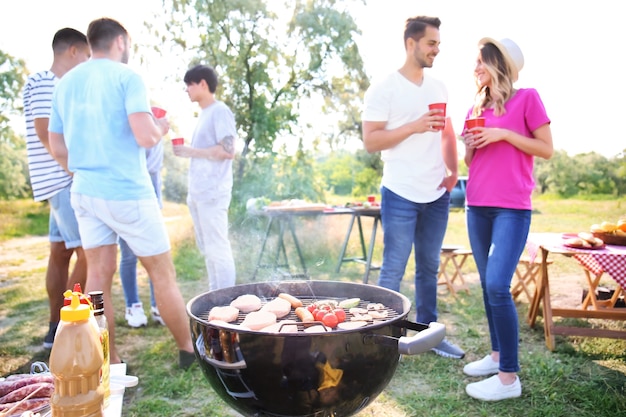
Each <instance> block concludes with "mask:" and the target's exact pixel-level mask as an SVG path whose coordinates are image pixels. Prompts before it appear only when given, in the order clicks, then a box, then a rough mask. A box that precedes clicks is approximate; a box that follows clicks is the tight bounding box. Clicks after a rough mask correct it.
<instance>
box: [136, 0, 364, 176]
mask: <svg viewBox="0 0 626 417" xmlns="http://www.w3.org/2000/svg"><path fill="white" fill-rule="evenodd" d="M273 4H274V5H276V4H278V2H273ZM350 4H353V1H350V2H340V1H336V0H309V1H304V0H295V1H290V2H285V3H284V8H282V10H281V11H280V12H281V13H280V14H278V13H277V11H272V10H270V9H269V8H268V7H267V4H266V2H264V1H261V0H229V1H225V0H206V1H194V0H167V1H165V0H164V10H171V12H170V15H169V16H168V21H166V22H165V23H164V26H163V27H159V26H157V24H156V23H154V22H146V25H147V26H148V27H149V29H150V30H151V31H152V32H153V33H154V34H156V35H157V37H158V38H159V39H161V40H162V41H163V43H164V44H161V45H160V46H158V47H157V48H158V49H159V50H160V51H161V52H162V53H163V52H165V50H166V49H167V48H168V47H169V48H170V50H171V52H172V53H175V54H176V56H179V57H181V59H183V60H184V61H186V62H187V63H189V64H196V63H205V64H208V65H211V66H213V67H214V68H215V69H216V70H217V72H218V74H219V77H220V91H219V97H220V99H222V100H223V101H224V102H226V103H227V104H228V105H229V106H230V107H231V108H232V110H233V112H234V113H235V117H236V119H237V126H238V128H239V133H240V137H241V139H242V140H243V142H244V149H243V152H242V158H243V159H246V158H248V157H249V156H248V155H249V154H250V153H252V154H253V156H254V157H257V156H264V155H267V154H271V153H273V152H274V151H275V149H274V141H275V140H276V138H277V137H279V136H280V135H286V134H290V133H291V132H292V130H293V128H294V127H295V126H296V124H297V122H298V116H299V111H300V110H299V109H300V108H301V106H305V105H306V100H307V99H308V98H310V97H312V96H314V95H318V96H321V97H323V98H324V100H325V101H324V106H323V108H322V109H320V112H322V111H327V112H332V113H333V114H337V112H338V111H340V112H341V113H342V114H343V113H345V114H346V117H345V119H346V121H345V122H342V125H341V126H342V129H343V130H344V131H354V130H355V129H357V130H358V127H357V125H358V123H356V121H355V115H354V104H355V103H356V102H357V101H359V99H360V95H361V94H362V91H363V90H364V89H363V86H366V85H367V83H368V81H367V76H366V74H365V72H364V71H363V62H362V59H361V56H360V54H359V51H358V48H357V45H356V43H355V41H354V38H355V37H356V35H358V34H359V33H360V32H359V30H358V28H357V26H356V23H355V22H354V19H353V18H352V16H351V15H350V14H349V12H348V8H349V6H350ZM168 6H169V7H168ZM286 11H289V13H285V12H286ZM330 74H341V76H339V77H332V76H331V75H330ZM307 110H311V109H307ZM349 126H351V127H349ZM242 166H246V164H242ZM239 174H240V176H241V174H242V172H241V170H240V172H239Z"/></svg>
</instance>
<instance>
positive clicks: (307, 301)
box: [199, 297, 399, 331]
mask: <svg viewBox="0 0 626 417" xmlns="http://www.w3.org/2000/svg"><path fill="white" fill-rule="evenodd" d="M298 299H299V300H300V301H302V303H303V304H304V307H308V306H310V305H311V304H313V303H316V302H319V301H323V300H333V301H336V302H337V303H339V302H340V301H342V300H343V298H332V297H326V298H313V297H298ZM272 300H273V298H267V299H262V306H263V305H265V304H267V303H269V302H270V301H272ZM372 303H374V302H373V301H367V300H361V301H360V302H359V305H358V306H357V307H358V308H362V309H367V306H368V304H372ZM344 310H345V312H346V322H348V321H352V317H354V315H353V314H352V313H350V312H349V309H344ZM378 311H380V312H386V317H384V318H378V319H373V320H371V321H368V322H367V323H368V325H369V324H378V323H384V322H387V321H391V320H394V319H396V318H397V317H398V316H399V313H398V312H397V311H395V310H394V309H392V308H390V307H387V306H384V308H382V309H380V310H378ZM247 314H248V313H242V312H239V316H238V317H237V321H235V322H231V323H230V324H235V325H239V324H241V323H242V322H243V320H244V319H245V318H246V315H247ZM199 318H200V319H202V320H207V321H208V318H209V312H208V311H206V312H205V313H204V314H202V315H201V316H200V317H199ZM282 320H293V321H296V322H297V323H298V330H299V331H303V330H304V329H305V327H308V326H311V325H314V324H321V323H320V322H318V321H315V322H312V323H306V324H305V323H303V322H301V321H300V319H299V318H298V316H296V312H295V310H294V309H293V308H292V309H291V311H290V312H289V314H288V315H286V316H285V317H282V318H280V319H278V320H277V321H279V322H280V321H282ZM366 326H367V325H366ZM366 326H363V327H360V329H363V328H364V327H366ZM333 331H341V329H334V330H333Z"/></svg>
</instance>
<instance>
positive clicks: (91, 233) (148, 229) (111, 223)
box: [72, 193, 170, 257]
mask: <svg viewBox="0 0 626 417" xmlns="http://www.w3.org/2000/svg"><path fill="white" fill-rule="evenodd" d="M72 207H74V211H75V212H76V218H77V219H78V225H79V227H80V235H81V237H82V241H83V248H85V249H93V248H97V247H100V246H105V245H116V244H117V243H118V236H119V237H121V238H122V239H124V241H126V243H127V244H128V246H129V247H130V249H131V250H132V251H133V253H134V254H135V255H137V256H140V257H141V256H154V255H160V254H162V253H165V252H167V251H169V250H170V240H169V237H168V234H167V229H166V228H165V222H164V221H163V217H162V216H161V209H160V208H159V204H158V202H157V199H156V197H155V198H152V199H148V200H122V201H118V200H103V199H101V198H95V197H89V196H86V195H84V194H79V193H72Z"/></svg>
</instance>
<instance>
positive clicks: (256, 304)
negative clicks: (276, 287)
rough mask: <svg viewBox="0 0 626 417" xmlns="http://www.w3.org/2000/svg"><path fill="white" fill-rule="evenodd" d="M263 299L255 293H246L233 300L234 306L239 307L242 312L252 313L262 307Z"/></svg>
mask: <svg viewBox="0 0 626 417" xmlns="http://www.w3.org/2000/svg"><path fill="white" fill-rule="evenodd" d="M261 304H262V303H261V299H260V298H259V297H257V296H256V295H254V294H244V295H240V296H239V297H237V298H235V299H234V300H233V301H231V303H230V305H231V306H232V307H235V308H238V309H239V311H241V312H242V313H250V312H251V311H257V310H259V309H260V308H261Z"/></svg>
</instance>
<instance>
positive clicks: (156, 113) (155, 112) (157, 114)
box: [151, 107, 167, 119]
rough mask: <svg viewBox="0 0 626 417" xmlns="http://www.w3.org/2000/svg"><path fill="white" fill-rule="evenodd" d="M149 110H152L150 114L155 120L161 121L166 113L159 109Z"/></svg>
mask: <svg viewBox="0 0 626 417" xmlns="http://www.w3.org/2000/svg"><path fill="white" fill-rule="evenodd" d="M151 109H152V114H153V115H154V117H155V118H157V119H162V118H163V117H165V114H166V113H167V112H166V111H165V110H163V109H162V108H160V107H152V108H151Z"/></svg>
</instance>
